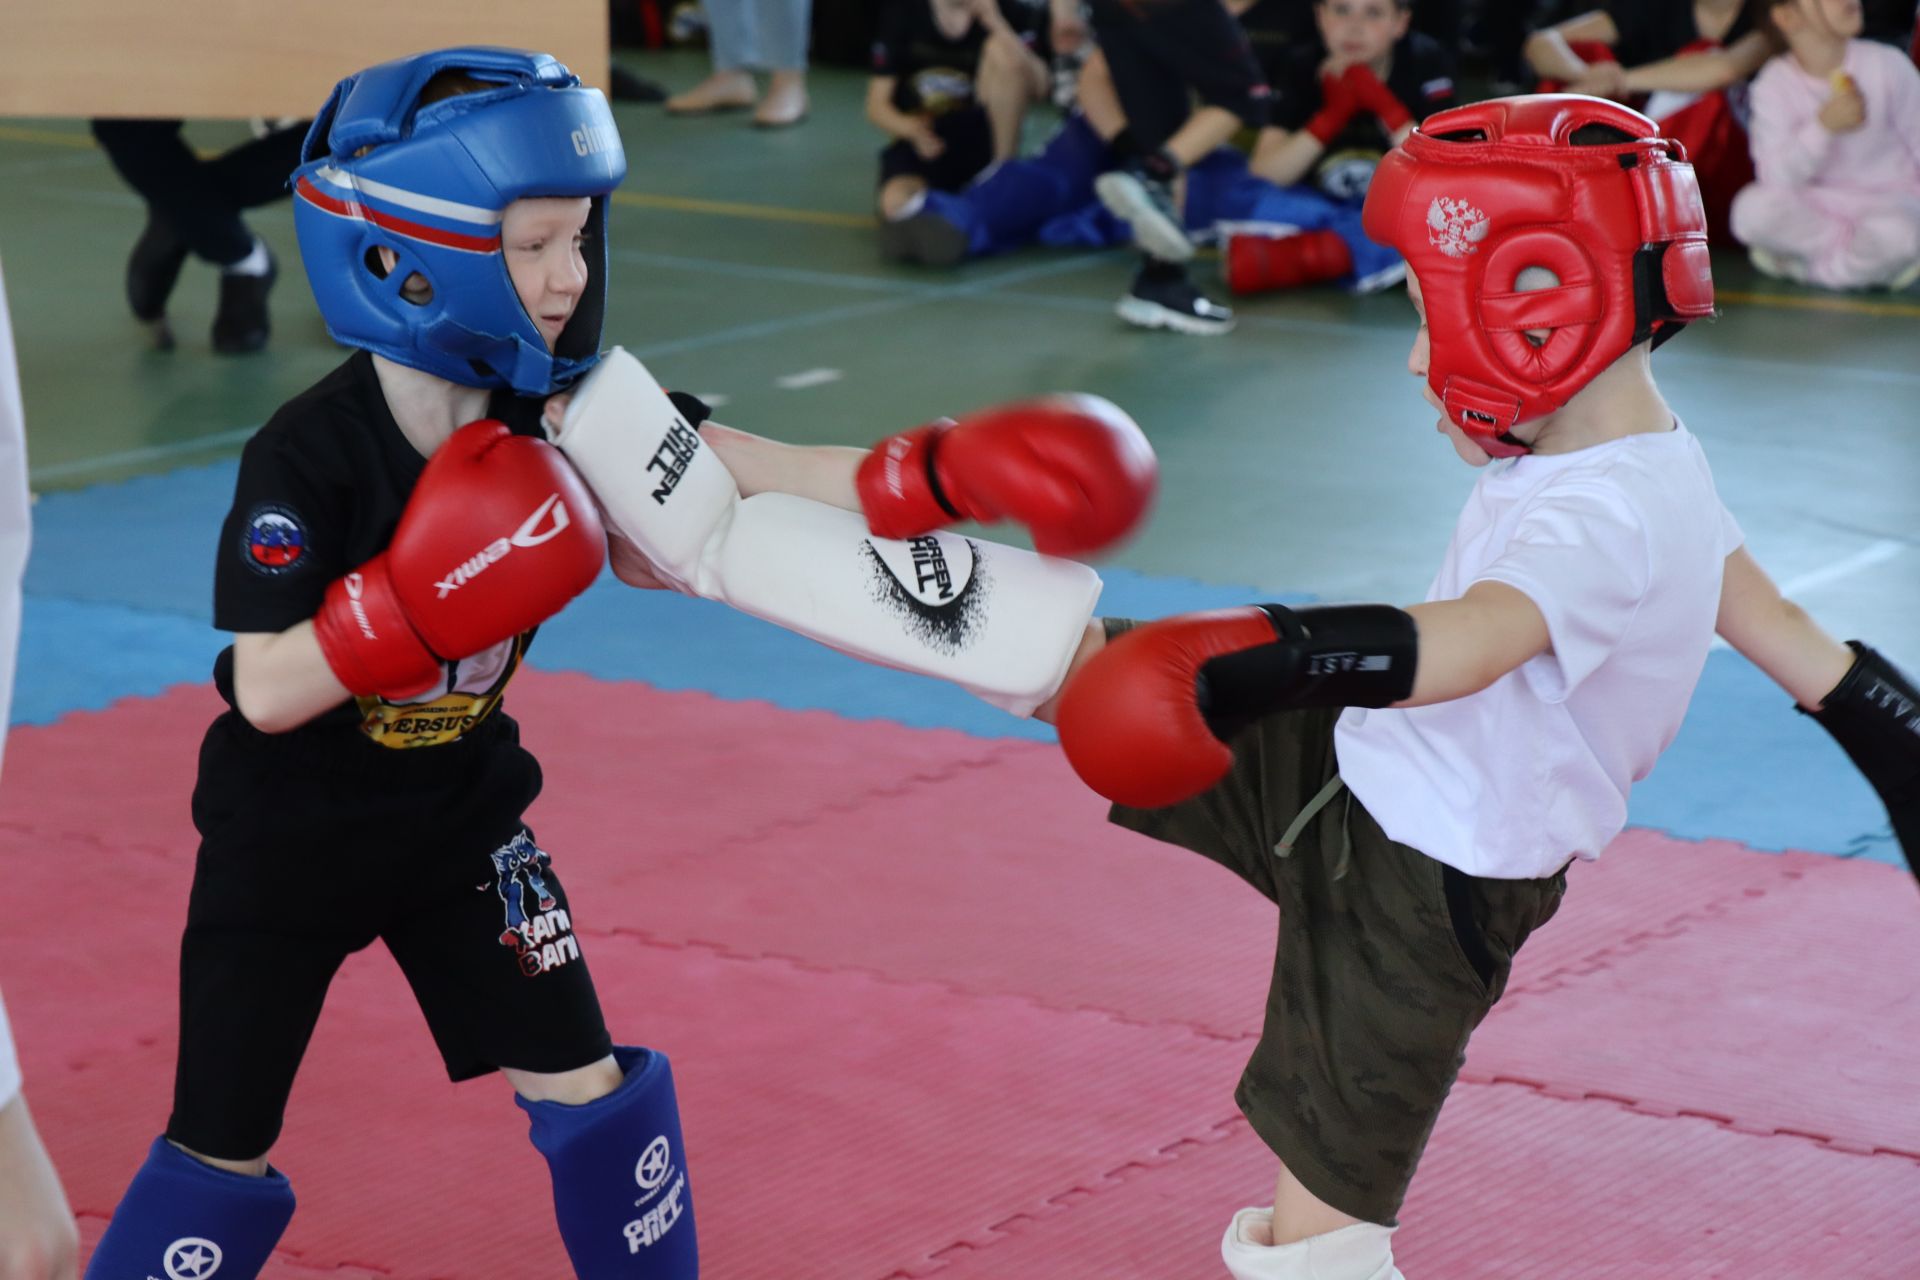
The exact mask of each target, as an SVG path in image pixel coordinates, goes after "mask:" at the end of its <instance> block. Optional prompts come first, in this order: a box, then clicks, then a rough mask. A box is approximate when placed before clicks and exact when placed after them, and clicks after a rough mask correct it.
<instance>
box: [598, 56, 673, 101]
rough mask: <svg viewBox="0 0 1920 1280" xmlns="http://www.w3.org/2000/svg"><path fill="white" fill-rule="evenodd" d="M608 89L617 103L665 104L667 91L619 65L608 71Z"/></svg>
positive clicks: (616, 64)
mask: <svg viewBox="0 0 1920 1280" xmlns="http://www.w3.org/2000/svg"><path fill="white" fill-rule="evenodd" d="M607 87H608V88H609V89H611V90H612V94H611V96H612V98H613V100H614V101H615V102H665V101H666V100H667V91H666V90H665V89H662V88H661V87H660V86H659V85H657V84H655V83H654V82H653V81H651V80H645V79H642V78H641V77H639V76H637V75H635V74H633V72H631V71H629V70H627V69H626V68H625V67H623V66H621V65H620V64H619V63H615V64H614V65H613V66H612V67H611V68H609V69H608V71H607Z"/></svg>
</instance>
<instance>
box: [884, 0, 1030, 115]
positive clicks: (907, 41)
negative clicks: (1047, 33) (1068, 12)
mask: <svg viewBox="0 0 1920 1280" xmlns="http://www.w3.org/2000/svg"><path fill="white" fill-rule="evenodd" d="M999 5H1000V15H1001V16H1002V17H1004V18H1005V19H1006V20H1007V24H1008V25H1009V26H1011V27H1012V28H1013V33H1014V34H1015V35H1017V36H1019V37H1020V39H1021V40H1022V41H1024V42H1025V43H1026V45H1027V46H1028V47H1029V48H1037V47H1038V46H1039V41H1040V31H1041V29H1042V28H1043V27H1044V26H1045V25H1046V21H1047V7H1046V4H1045V0H999ZM986 43H987V29H986V27H985V26H983V25H981V23H980V20H979V19H977V18H975V19H972V20H970V21H969V22H968V23H967V29H966V31H965V32H964V33H962V34H961V35H960V37H959V38H958V39H954V38H951V37H949V36H948V35H947V34H946V33H945V32H943V31H942V30H940V24H939V23H937V22H936V21H934V17H933V5H932V0H886V6H885V7H884V8H883V9H881V11H880V31H879V35H878V37H877V38H876V39H875V40H874V42H873V74H874V75H876V76H892V77H893V80H894V85H893V106H894V109H895V110H896V111H908V112H916V111H925V112H927V113H928V114H930V115H940V114H941V113H943V112H947V111H952V110H955V109H957V108H959V107H964V106H968V105H969V104H971V103H972V102H973V77H974V75H975V73H976V72H978V71H979V69H980V51H981V49H983V48H984V47H985V46H986Z"/></svg>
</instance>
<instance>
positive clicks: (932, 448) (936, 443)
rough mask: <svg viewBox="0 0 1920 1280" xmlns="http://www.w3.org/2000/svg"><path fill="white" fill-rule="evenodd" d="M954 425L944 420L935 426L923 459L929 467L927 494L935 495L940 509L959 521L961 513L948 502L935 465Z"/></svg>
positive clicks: (951, 518) (934, 497)
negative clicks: (942, 443)
mask: <svg viewBox="0 0 1920 1280" xmlns="http://www.w3.org/2000/svg"><path fill="white" fill-rule="evenodd" d="M952 425H953V424H952V423H951V422H948V421H944V420H943V421H941V422H936V423H934V424H933V434H932V435H931V436H929V437H928V439H927V447H926V449H925V450H923V451H922V453H921V457H923V458H924V459H925V460H926V465H927V492H928V493H930V494H932V495H933V500H934V501H935V502H937V503H939V504H940V509H941V510H942V511H944V512H946V513H947V518H948V519H950V520H958V519H959V518H960V513H959V512H958V511H955V510H954V509H953V503H951V502H949V501H947V491H946V490H945V489H943V488H941V487H940V469H939V468H938V467H936V466H934V464H933V459H934V455H936V454H938V453H939V452H940V442H941V440H943V439H945V438H946V434H947V428H948V427H950V426H952Z"/></svg>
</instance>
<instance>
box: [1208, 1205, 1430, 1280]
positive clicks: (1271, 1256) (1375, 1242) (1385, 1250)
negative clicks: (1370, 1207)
mask: <svg viewBox="0 0 1920 1280" xmlns="http://www.w3.org/2000/svg"><path fill="white" fill-rule="evenodd" d="M1272 1226H1273V1210H1272V1209H1270V1208H1262V1207H1255V1208H1251V1209H1242V1210H1241V1211H1240V1212H1238V1213H1236V1214H1234V1215H1233V1221H1232V1222H1229V1223H1228V1224H1227V1234H1226V1238H1225V1239H1223V1240H1222V1241H1221V1242H1220V1256H1221V1258H1222V1259H1224V1260H1225V1262H1226V1264H1227V1271H1228V1273H1229V1274H1231V1275H1232V1276H1233V1280H1405V1277H1403V1276H1402V1275H1401V1274H1400V1269H1399V1268H1398V1267H1396V1266H1394V1265H1393V1228H1392V1227H1382V1226H1377V1225H1375V1224H1374V1223H1371V1222H1362V1223H1357V1224H1355V1225H1354V1226H1351V1227H1342V1228H1341V1229H1340V1230H1338V1231H1329V1232H1327V1233H1326V1234H1324V1235H1318V1236H1308V1237H1307V1238H1306V1239H1305V1240H1297V1241H1295V1242H1294V1243H1292V1244H1283V1245H1271V1244H1256V1243H1254V1240H1255V1239H1268V1238H1271V1231H1272Z"/></svg>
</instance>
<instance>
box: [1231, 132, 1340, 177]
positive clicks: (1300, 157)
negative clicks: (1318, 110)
mask: <svg viewBox="0 0 1920 1280" xmlns="http://www.w3.org/2000/svg"><path fill="white" fill-rule="evenodd" d="M1326 153H1327V149H1326V147H1325V146H1324V145H1323V144H1322V143H1321V141H1320V139H1318V138H1316V137H1314V136H1313V135H1312V134H1311V133H1308V132H1307V131H1306V130H1305V129H1296V130H1294V131H1293V132H1291V133H1289V132H1288V131H1287V130H1285V129H1281V128H1278V127H1277V126H1272V125H1270V126H1268V127H1267V128H1265V129H1262V130H1261V131H1260V137H1259V139H1258V141H1256V142H1255V143H1254V147H1253V159H1252V160H1251V161H1249V162H1248V166H1247V167H1248V168H1250V169H1251V170H1252V171H1253V174H1254V176H1255V177H1259V178H1265V179H1266V180H1267V181H1268V182H1271V183H1273V184H1274V185H1275V186H1281V187H1290V186H1292V185H1293V184H1294V183H1296V182H1298V181H1300V180H1301V179H1302V178H1304V177H1306V176H1307V174H1308V173H1310V172H1312V170H1313V166H1314V165H1315V164H1316V163H1317V162H1318V161H1319V159H1320V157H1321V156H1323V155H1325V154H1326Z"/></svg>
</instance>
